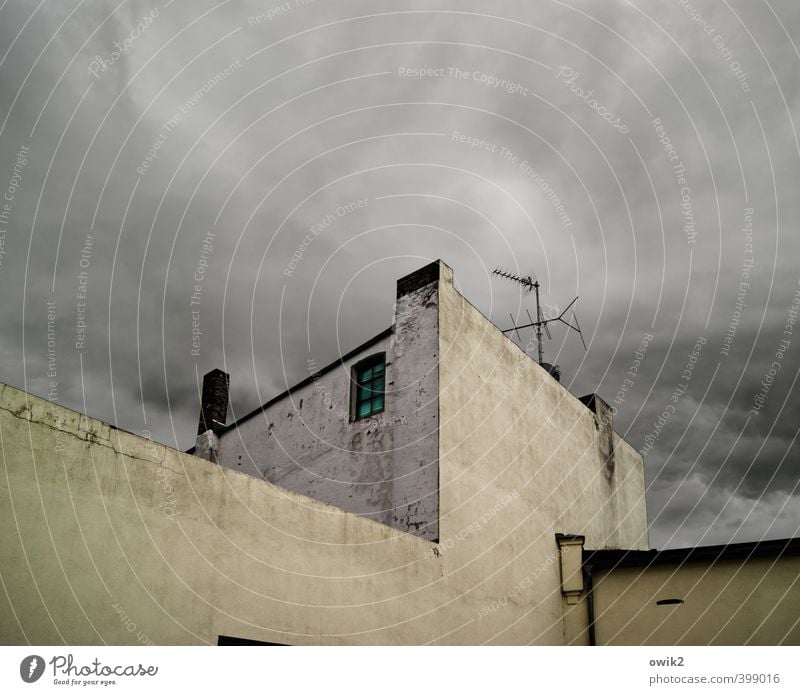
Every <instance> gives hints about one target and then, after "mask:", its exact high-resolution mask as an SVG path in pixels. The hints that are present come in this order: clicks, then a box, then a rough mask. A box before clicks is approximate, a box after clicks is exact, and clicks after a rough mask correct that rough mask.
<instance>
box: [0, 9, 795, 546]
mask: <svg viewBox="0 0 800 695" xmlns="http://www.w3.org/2000/svg"><path fill="white" fill-rule="evenodd" d="M687 7H688V9H687ZM272 9H274V4H270V3H256V2H251V3H233V2H230V3H224V4H221V5H215V4H213V3H210V2H205V3H191V6H189V5H188V4H182V3H177V2H175V3H165V2H152V3H147V2H141V3H130V2H129V3H123V4H121V5H116V4H112V3H99V4H98V3H95V4H93V5H92V6H91V7H84V6H83V5H79V4H78V3H75V2H72V3H58V4H57V5H54V6H52V7H51V6H50V5H47V6H45V7H43V8H42V9H40V10H38V12H37V13H36V14H35V15H34V16H33V17H30V15H29V13H30V12H31V11H32V9H31V8H29V7H27V6H24V5H16V4H13V3H12V4H7V5H6V6H4V7H3V10H2V11H0V19H1V20H2V21H0V54H6V53H7V54H6V57H5V60H4V62H3V63H2V65H0V82H1V84H2V97H0V104H2V112H0V116H1V117H2V119H3V122H4V126H3V131H2V140H1V141H0V190H2V191H5V190H6V188H7V186H8V184H9V182H14V183H15V184H19V185H16V187H15V191H14V195H13V196H12V197H13V200H12V201H11V203H10V204H11V210H10V212H9V216H10V219H9V220H8V221H7V223H5V224H4V225H3V227H2V228H4V229H6V232H5V235H4V237H3V242H4V243H3V246H2V251H3V253H2V256H1V257H2V265H0V288H2V292H3V296H4V298H5V299H6V301H5V302H4V303H3V332H2V335H1V336H0V355H1V356H2V363H1V364H0V380H2V381H4V382H8V383H11V384H13V385H16V386H20V387H24V388H27V389H28V390H30V391H32V392H33V393H37V394H41V395H46V394H47V393H48V391H49V390H51V383H50V382H51V381H55V382H56V387H55V392H56V395H57V397H58V399H59V401H60V402H61V403H63V404H65V405H68V406H70V407H73V408H77V409H80V410H83V409H84V408H85V409H86V411H87V412H88V413H89V414H91V415H94V416H97V417H100V418H102V419H104V420H107V421H111V422H115V423H116V424H118V425H119V426H120V427H124V428H126V429H129V430H132V431H136V432H141V431H142V430H143V429H148V430H149V431H151V432H152V433H153V435H154V437H155V438H156V439H158V440H161V441H164V442H166V443H168V444H171V445H173V446H179V447H181V448H185V447H188V446H190V445H191V444H192V443H193V434H194V431H195V426H196V418H197V405H198V396H197V389H198V379H199V378H200V379H201V378H202V374H203V373H204V372H205V371H207V370H209V369H211V368H213V367H218V366H219V367H223V368H225V369H226V370H227V371H229V372H230V373H231V375H232V408H233V410H234V412H235V413H236V414H237V415H238V414H242V413H244V412H247V411H248V410H250V409H251V408H252V407H254V406H256V405H257V404H258V403H259V402H261V401H264V400H267V399H268V398H269V397H271V396H273V395H275V393H277V392H278V391H280V390H282V389H284V388H286V386H288V385H290V384H291V383H294V382H296V381H299V380H301V379H303V378H305V377H306V376H307V375H308V367H307V360H308V359H309V358H311V359H314V360H315V362H316V364H317V365H322V364H326V363H327V362H330V361H332V360H334V359H335V358H336V356H337V355H338V354H340V353H341V352H344V351H347V350H349V349H350V348H352V347H354V346H355V345H357V344H359V343H360V342H362V341H363V340H366V339H367V338H369V337H370V336H372V335H373V334H375V333H377V332H378V331H380V330H382V329H383V328H385V327H386V326H387V325H389V324H390V322H391V320H392V302H393V296H394V281H395V279H396V278H397V277H398V276H400V275H402V274H404V273H406V272H409V271H410V270H412V269H414V268H415V267H418V266H420V265H422V264H423V263H424V262H425V261H426V260H428V259H431V258H437V257H441V258H443V259H444V260H445V261H446V262H448V263H449V264H450V265H452V266H453V267H454V269H455V272H456V282H457V284H458V286H459V288H460V290H461V291H462V292H463V293H464V294H465V296H467V297H468V298H469V299H470V301H472V302H473V303H474V304H475V305H476V306H478V307H479V308H480V309H481V311H483V312H484V313H485V314H487V315H488V316H490V317H491V318H492V320H494V321H495V322H496V323H498V324H499V325H501V327H506V326H507V325H508V322H509V319H507V318H506V317H507V316H508V314H509V312H512V313H514V314H515V316H517V317H518V319H522V318H524V317H525V308H530V301H529V298H528V297H527V296H521V295H520V293H519V292H518V289H517V288H516V287H515V286H514V285H512V284H511V283H506V282H503V281H500V280H498V279H496V278H493V277H492V276H491V275H490V271H491V270H492V269H493V268H494V267H495V266H503V267H506V268H508V269H510V270H513V271H515V272H521V273H523V274H527V273H534V274H535V275H536V276H537V277H538V278H539V279H540V281H541V282H542V285H543V291H544V294H543V299H544V301H545V302H546V304H547V305H548V306H549V307H550V308H549V309H548V311H550V310H555V309H556V308H557V307H562V308H563V306H565V305H566V304H567V303H568V302H569V301H570V300H571V299H572V297H574V296H575V295H580V297H581V298H580V302H579V304H578V315H579V317H580V320H581V324H582V326H583V328H584V332H585V335H586V338H587V342H588V343H589V350H588V352H587V353H585V354H584V353H583V349H582V347H581V345H580V341H578V340H577V338H576V336H574V335H572V334H567V333H565V332H564V331H559V330H557V331H554V336H553V338H554V340H553V341H552V342H549V343H548V344H547V345H546V358H547V359H548V360H549V361H554V362H558V363H559V364H561V367H562V371H563V374H564V383H565V385H567V386H568V388H570V390H571V391H572V392H573V393H575V394H576V395H582V394H584V393H589V392H593V391H597V392H599V393H600V394H601V395H602V396H604V397H605V398H606V400H608V401H609V402H610V403H611V404H612V405H615V406H616V407H617V408H618V412H617V416H616V418H617V419H616V429H617V430H618V431H619V432H620V433H623V434H624V435H625V436H626V438H627V439H628V440H629V441H630V442H631V443H632V444H633V445H634V446H635V447H637V448H640V449H646V450H647V456H646V472H647V481H648V485H649V490H648V502H649V509H650V516H651V521H652V523H653V527H652V530H651V541H652V543H653V544H654V545H656V546H661V545H664V544H666V543H668V544H670V545H681V544H692V543H697V542H704V543H708V542H722V541H726V540H729V539H732V538H735V539H737V540H746V539H752V538H760V537H762V536H764V535H766V536H770V537H776V536H787V535H797V533H798V524H799V523H800V520H799V519H798V512H797V509H798V507H799V506H800V505H798V488H797V484H798V479H800V472H799V471H798V468H799V467H800V465H799V464H798V444H797V440H796V435H797V431H798V428H797V424H796V417H795V416H794V415H795V414H796V413H797V411H798V406H800V403H798V396H797V393H798V390H797V388H796V384H795V379H796V376H797V374H798V354H799V353H798V351H800V338H798V337H797V335H796V334H794V333H792V332H791V330H789V333H787V332H786V331H787V330H788V329H791V324H790V323H789V319H790V318H791V312H792V307H793V297H794V295H795V292H796V291H797V289H798V275H799V273H798V270H797V264H796V259H797V257H798V251H800V249H798V246H799V245H800V238H798V236H797V235H796V234H795V233H794V230H795V228H796V226H797V222H798V219H800V200H798V196H797V195H796V192H795V189H796V181H797V180H798V175H799V174H800V147H799V146H798V138H797V124H796V116H797V112H798V104H799V103H800V89H798V84H797V80H796V79H795V77H796V74H797V69H798V64H799V63H800V56H799V55H798V54H797V50H796V48H795V46H796V45H797V43H798V42H797V40H796V36H797V30H798V27H799V26H800V10H798V9H797V7H795V5H794V4H793V3H789V2H780V3H770V4H769V5H766V4H754V3H745V2H740V3H735V4H730V3H729V4H726V5H716V4H705V5H701V4H700V3H693V4H692V5H687V4H686V3H684V4H683V5H681V4H680V3H678V2H668V3H660V4H658V5H653V6H651V5H650V4H641V5H640V4H636V3H627V2H615V3H603V4H601V5H600V6H597V4H596V3H588V2H587V3H576V4H575V5H574V6H572V7H570V6H569V5H564V4H549V3H537V4H535V5H533V4H531V3H527V2H525V3H523V2H506V3H502V4H501V5H497V6H493V7H492V9H491V10H489V9H487V7H486V6H485V5H484V4H479V3H471V4H470V3H468V4H467V5H464V4H463V3H459V4H458V5H455V4H450V3H441V4H439V5H437V6H436V8H432V7H431V6H430V5H429V3H423V2H417V3H406V4H405V5H404V6H403V9H402V10H400V11H398V10H397V8H396V6H394V5H393V4H390V3H386V2H379V3H375V2H355V3H347V4H346V5H345V4H344V3H333V2H325V1H323V0H317V1H316V2H308V3H303V2H298V3H294V2H292V3H290V4H289V5H288V8H287V9H284V10H282V11H281V12H277V13H275V12H273V13H272V14H271V15H267V14H265V13H267V11H268V10H272ZM434 9H435V10H436V11H431V10H434ZM156 10H157V12H156ZM70 13H72V14H70ZM489 15H491V16H489ZM148 17H149V18H150V19H149V20H148V19H147V18H148ZM29 19H30V21H28V20H29ZM26 22H27V25H26ZM23 27H24V28H23ZM123 46H124V50H120V49H119V48H118V47H123ZM115 50H117V51H118V52H119V55H117V56H116V57H115V56H114V51H115ZM407 68H408V69H411V68H427V69H430V70H432V71H435V72H432V73H431V74H429V75H427V76H424V75H423V76H421V77H419V76H413V75H409V74H408V71H407V70H406V69H407ZM401 69H402V70H404V71H405V72H403V73H401ZM464 75H466V77H464ZM590 91H591V94H589V92H590ZM608 114H610V116H608ZM604 115H606V116H607V118H606V119H605V120H604ZM656 119H660V120H658V121H656ZM609 121H610V122H609ZM657 126H658V128H657ZM667 138H668V139H669V145H667ZM481 141H482V142H483V145H480V144H479V143H480V142H481ZM476 143H478V146H476ZM21 147H26V148H28V150H27V157H26V160H27V161H26V164H25V165H24V166H23V167H22V169H21V170H20V169H19V165H18V158H17V154H18V153H19V152H20V148H21ZM670 156H673V159H670ZM678 162H682V164H683V171H682V172H681V173H680V174H678V173H677V172H676V169H675V166H676V165H677V163H678ZM15 165H16V166H17V169H18V171H17V178H13V177H14V176H15V169H14V168H15ZM526 165H527V166H526ZM20 175H21V179H20V178H19V176H20ZM357 201H366V203H365V204H364V205H363V206H358V205H357ZM347 205H350V206H352V210H350V209H348V211H346V212H345V213H344V214H341V215H339V214H338V213H337V210H338V209H339V208H340V207H341V206H347ZM749 209H752V216H751V217H752V232H745V231H744V226H745V220H746V215H748V214H749V213H748V212H747V210H749ZM329 216H332V219H333V222H331V223H330V224H328V225H326V226H325V227H324V229H323V231H321V232H320V233H319V234H317V235H314V234H313V233H311V230H312V228H314V226H315V225H318V224H320V223H321V222H323V221H325V220H326V219H331V217H329ZM309 234H311V236H312V239H311V241H310V243H306V242H304V238H305V237H307V235H309ZM29 246H30V252H29ZM298 249H300V250H301V255H302V258H300V259H299V260H298V259H297V258H296V257H295V254H296V253H297V252H298ZM293 258H294V261H293ZM745 269H746V271H745ZM744 272H746V273H747V277H745V276H744V274H743V273H744ZM82 273H83V275H82ZM198 277H201V279H200V280H198V279H197V278H198ZM741 283H746V284H747V287H746V289H745V291H744V293H742V284H741ZM79 294H82V295H83V296H85V306H84V307H83V308H80V307H79V306H78V301H81V300H79V299H78V298H77V295H79ZM193 295H194V296H195V297H196V299H197V302H196V304H194V305H193V304H192V303H191V302H192V297H193ZM48 300H49V301H55V303H56V304H55V307H56V317H57V318H56V353H55V359H56V367H57V370H56V371H57V376H56V377H55V378H51V377H49V376H48V374H47V368H48V357H51V358H52V356H48V354H47V334H46V333H47V304H46V302H47V301H48ZM79 308H80V313H79ZM84 309H85V313H83V310H84ZM193 310H194V311H195V312H196V313H194V314H193V313H192V312H193ZM193 321H194V324H193ZM81 322H82V323H83V324H84V325H83V326H80V325H79V324H80V323H81ZM734 323H735V325H734ZM198 327H199V328H198ZM193 328H194V329H196V330H200V331H202V335H201V336H200V337H199V339H197V338H196V340H197V342H198V344H199V346H200V347H199V350H197V351H196V352H198V353H199V354H193V349H194V345H193V342H192V341H193V335H192V331H193ZM645 335H651V336H652V339H651V340H650V341H649V342H648V344H647V349H646V356H645V357H644V359H643V360H641V364H640V365H639V366H638V368H637V369H638V371H637V372H636V375H635V377H634V378H633V380H632V383H631V384H630V385H627V384H626V381H625V380H626V378H630V376H629V370H630V369H631V366H632V364H633V361H634V360H635V359H636V358H635V353H636V351H637V349H638V348H639V347H640V345H641V344H642V341H643V338H644V336H645ZM726 336H728V338H729V344H727V346H726V344H725V342H724V341H725V338H726ZM528 337H529V336H527V335H525V336H523V342H527V340H528ZM787 338H788V339H789V341H790V342H789V344H788V345H787V346H785V350H784V351H781V342H780V341H781V340H783V339H787ZM698 339H702V340H703V341H705V342H704V343H702V349H701V351H700V355H699V357H697V359H696V361H695V363H692V369H691V370H690V371H691V375H690V378H689V379H684V378H683V375H684V373H685V372H686V370H687V364H689V359H690V357H689V356H690V354H691V353H692V351H693V350H694V347H695V345H696V344H697V342H698ZM23 341H24V342H23ZM76 343H79V344H80V347H76ZM723 348H725V349H723ZM779 353H780V355H781V356H780V357H778V356H777V355H778V354H779ZM776 361H780V365H781V366H780V369H779V372H778V371H776V374H775V375H774V378H772V381H771V382H770V383H769V384H768V388H767V387H765V385H764V384H765V380H767V379H768V378H769V377H770V369H773V370H774V369H775V368H774V367H773V364H774V363H775V362H776ZM623 386H625V390H624V391H622V388H623ZM676 389H677V391H676ZM620 393H622V398H619V394H620ZM676 393H679V398H678V399H677V402H676V401H674V400H673V398H674V396H675V395H676ZM759 394H761V398H762V402H761V403H760V407H758V408H755V409H754V406H755V405H759V401H756V400H755V399H756V398H757V397H759ZM615 399H616V402H615ZM670 405H672V406H674V412H670V415H669V417H668V418H667V419H666V420H665V421H664V422H663V423H662V424H659V418H661V419H664V418H663V414H664V412H665V409H666V408H667V407H668V406H670ZM655 435H657V436H655ZM648 442H650V444H648Z"/></svg>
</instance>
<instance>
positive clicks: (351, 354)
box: [185, 324, 394, 454]
mask: <svg viewBox="0 0 800 695" xmlns="http://www.w3.org/2000/svg"><path fill="white" fill-rule="evenodd" d="M393 332H394V324H392V325H391V326H389V328H385V329H384V330H382V331H381V332H380V333H378V334H377V335H374V336H372V337H371V338H370V339H369V340H367V341H366V342H364V343H361V345H359V346H358V347H356V348H353V349H352V350H350V352H348V353H346V354H344V355H342V356H341V357H338V358H336V359H335V360H334V361H333V362H331V363H330V364H328V365H326V366H324V367H322V369H318V370H317V371H315V372H314V373H313V374H312V375H311V376H308V377H306V378H305V379H303V380H302V381H300V382H298V383H297V384H295V385H294V386H290V387H289V388H288V389H286V390H285V391H283V392H282V393H279V394H278V395H277V396H275V397H274V398H271V399H270V400H268V401H267V402H266V403H264V404H263V405H260V406H258V407H257V408H256V409H255V410H251V411H250V412H249V413H247V414H246V415H243V416H242V417H240V418H239V419H238V420H234V421H233V422H232V423H230V424H229V425H225V426H224V427H221V428H219V429H218V430H217V434H225V433H226V432H229V431H230V430H232V429H234V428H235V427H238V426H239V425H241V424H242V423H243V422H245V421H246V420H249V419H250V418H252V417H255V416H256V415H258V414H259V413H262V412H264V411H265V410H266V409H267V408H269V407H270V406H273V405H275V403H277V402H278V401H280V400H282V399H284V398H286V397H287V396H289V395H291V394H292V393H294V392H295V391H297V390H299V389H301V388H304V387H305V386H308V385H309V384H311V383H313V382H314V381H316V380H317V379H319V378H320V377H321V376H322V375H323V374H327V373H328V372H330V371H331V370H333V369H334V368H336V367H337V366H339V365H340V364H342V363H343V362H346V361H347V360H350V359H352V358H353V357H355V356H356V355H357V354H358V353H359V352H363V351H364V350H367V349H368V348H370V347H372V346H373V345H375V343H378V342H380V341H381V340H383V339H384V338H386V337H388V336H390V335H391V334H392V333H393ZM194 450H195V447H192V448H191V449H187V450H186V452H185V453H187V454H193V453H194Z"/></svg>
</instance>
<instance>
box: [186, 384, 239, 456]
mask: <svg viewBox="0 0 800 695" xmlns="http://www.w3.org/2000/svg"><path fill="white" fill-rule="evenodd" d="M230 380H231V377H230V375H229V374H226V373H225V372H223V371H222V370H221V369H212V370H211V371H210V372H208V374H206V375H205V376H204V377H203V395H202V399H201V404H200V423H199V424H198V426H197V443H196V444H195V452H194V455H195V456H198V457H200V458H203V459H206V460H208V461H213V462H214V463H216V462H217V453H218V452H219V436H218V434H217V432H218V431H219V430H220V429H221V428H222V427H224V425H225V420H226V419H227V418H228V387H229V386H230Z"/></svg>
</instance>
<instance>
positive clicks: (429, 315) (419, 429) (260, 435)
mask: <svg viewBox="0 0 800 695" xmlns="http://www.w3.org/2000/svg"><path fill="white" fill-rule="evenodd" d="M415 278H417V279H418V280H420V281H421V282H423V283H424V284H423V285H422V286H421V287H416V285H413V284H412V285H411V286H413V287H415V289H414V290H413V291H410V292H405V293H403V294H402V296H400V297H398V299H397V304H396V311H395V322H394V325H393V326H392V330H391V333H390V334H389V335H387V336H385V337H384V338H382V339H380V340H378V341H375V342H373V343H371V344H369V345H368V347H366V348H365V349H363V350H360V351H357V352H355V353H354V354H351V355H349V356H348V357H347V358H346V359H343V360H341V361H340V363H339V364H337V365H336V366H335V368H334V369H332V370H331V371H327V372H325V373H323V374H320V375H319V376H314V375H313V373H315V372H317V371H318V370H319V369H320V367H321V366H322V365H316V364H314V363H312V364H311V365H310V368H309V375H310V376H314V378H313V379H312V381H311V383H308V384H306V385H305V386H302V387H301V388H297V389H294V390H293V391H292V392H291V393H290V394H288V395H287V396H286V397H283V398H280V399H278V400H277V401H276V402H272V403H271V404H269V405H268V406H267V407H265V408H264V409H263V410H262V411H261V412H259V413H257V414H256V415H255V416H253V417H250V418H249V419H247V420H245V421H243V422H241V424H239V425H238V426H237V427H235V428H233V429H230V430H228V431H226V432H225V433H224V434H222V436H221V438H220V446H219V453H218V457H219V462H220V463H221V464H222V465H224V466H227V467H228V468H232V469H235V470H240V471H242V472H244V473H248V474H250V475H255V476H256V477H258V478H261V479H265V480H269V481H270V482H273V483H276V484H277V485H280V486H281V487H283V488H285V489H287V490H292V491H294V492H299V493H301V494H303V495H307V496H309V497H312V498H314V499H316V500H320V501H322V502H326V503H328V504H333V505H336V506H337V507H339V508H341V509H344V510H345V511H349V512H353V513H354V514H358V515H361V516H365V517H367V518H370V519H373V520H374V521H378V522H380V523H384V524H387V525H389V526H391V527H393V528H397V529H400V530H403V531H408V532H410V533H414V534H417V535H420V536H422V537H423V538H428V539H431V540H433V539H436V538H438V535H439V526H438V521H439V509H438V503H439V493H438V486H439V470H438V454H439V449H438V446H439V443H438V418H439V408H438V391H439V385H438V356H437V352H438V330H439V329H438V322H439V316H438V312H439V306H438V286H437V283H436V282H435V281H434V282H428V280H429V278H428V277H427V276H423V277H421V279H420V278H419V277H418V274H417V273H412V274H411V275H410V276H408V277H407V278H404V279H401V280H400V282H399V284H402V283H404V282H405V285H408V283H409V282H411V283H413V282H414V280H415ZM417 284H419V283H417ZM379 352H385V353H386V396H385V410H384V412H382V413H379V414H376V415H374V416H373V417H371V418H367V419H363V420H355V421H354V420H353V417H352V413H351V392H352V379H351V374H352V369H353V366H354V365H355V364H357V363H358V362H359V361H361V360H363V359H365V358H366V357H368V356H370V355H374V354H376V353H379Z"/></svg>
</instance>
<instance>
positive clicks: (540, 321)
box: [492, 268, 586, 364]
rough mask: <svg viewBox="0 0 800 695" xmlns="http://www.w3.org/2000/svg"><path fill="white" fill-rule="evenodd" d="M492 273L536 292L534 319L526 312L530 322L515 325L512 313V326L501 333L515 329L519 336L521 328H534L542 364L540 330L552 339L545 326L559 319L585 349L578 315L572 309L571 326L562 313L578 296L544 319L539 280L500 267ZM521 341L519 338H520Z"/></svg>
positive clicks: (542, 347)
mask: <svg viewBox="0 0 800 695" xmlns="http://www.w3.org/2000/svg"><path fill="white" fill-rule="evenodd" d="M492 274H494V275H498V276H500V277H502V278H505V279H506V280H511V281H512V282H516V283H517V284H518V285H522V287H524V288H525V289H526V290H527V291H528V292H530V291H531V290H535V292H536V320H535V321H534V320H533V317H532V316H531V315H530V312H528V318H529V319H530V323H526V324H525V325H524V326H517V324H516V323H515V322H514V315H513V314H512V315H511V324H512V326H513V328H508V329H506V330H504V331H503V333H511V332H512V331H516V333H517V338H519V331H520V329H521V328H535V329H536V343H537V348H538V354H539V364H544V337H543V336H542V330H544V332H545V333H547V337H548V338H550V339H552V337H551V335H550V329H549V328H548V327H547V324H548V323H552V322H553V321H561V323H563V324H564V325H565V326H567V327H568V328H571V329H572V330H573V331H575V332H576V333H577V334H578V335H579V336H580V337H581V342H582V343H583V349H584V350H586V341H585V340H584V339H583V333H582V332H581V328H580V324H578V317H577V316H576V315H575V311H574V310H573V311H572V317H573V318H574V319H575V325H574V326H573V325H572V324H571V323H570V322H569V321H565V320H564V314H566V313H567V312H568V311H569V310H570V308H572V306H573V305H574V304H575V302H577V301H578V298H577V297H575V299H573V300H572V301H571V302H570V303H569V304H568V305H567V308H566V309H564V311H562V312H561V313H560V314H559V315H558V316H556V317H554V318H551V319H546V318H544V315H543V314H542V306H541V303H540V301H539V281H538V280H534V279H532V278H531V276H530V275H528V276H525V277H523V276H521V275H516V274H514V273H508V272H506V271H505V270H501V269H500V268H495V269H494V270H493V271H492ZM520 341H521V338H520Z"/></svg>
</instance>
